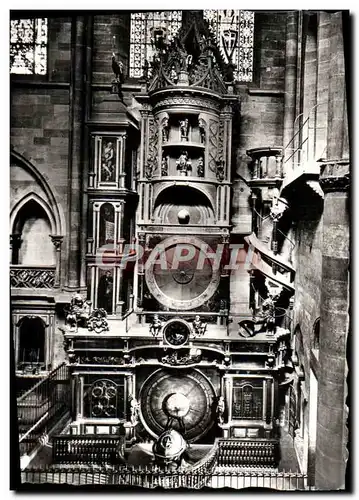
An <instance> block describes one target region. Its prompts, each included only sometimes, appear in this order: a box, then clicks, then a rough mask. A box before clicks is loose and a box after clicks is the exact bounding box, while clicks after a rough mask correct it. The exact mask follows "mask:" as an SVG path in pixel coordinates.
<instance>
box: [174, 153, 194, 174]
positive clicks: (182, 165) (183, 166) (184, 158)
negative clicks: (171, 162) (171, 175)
mask: <svg viewBox="0 0 359 500" xmlns="http://www.w3.org/2000/svg"><path fill="white" fill-rule="evenodd" d="M176 165H177V170H178V171H179V174H180V175H188V173H189V172H191V170H192V163H191V161H190V160H189V159H188V153H187V151H182V153H181V154H180V157H179V158H178V160H177V161H176Z"/></svg>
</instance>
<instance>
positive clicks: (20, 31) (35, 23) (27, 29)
mask: <svg viewBox="0 0 359 500" xmlns="http://www.w3.org/2000/svg"><path fill="white" fill-rule="evenodd" d="M46 67H47V19H16V20H11V21H10V73H17V74H24V75H31V74H36V75H45V74H46Z"/></svg>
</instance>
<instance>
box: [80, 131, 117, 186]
mask: <svg viewBox="0 0 359 500" xmlns="http://www.w3.org/2000/svg"><path fill="white" fill-rule="evenodd" d="M93 151H94V153H93V160H92V168H91V169H90V172H89V188H96V189H118V188H123V187H125V175H126V174H125V155H126V134H125V133H123V134H121V135H95V136H94V137H93Z"/></svg>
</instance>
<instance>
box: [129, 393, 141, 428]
mask: <svg viewBox="0 0 359 500" xmlns="http://www.w3.org/2000/svg"><path fill="white" fill-rule="evenodd" d="M139 410H140V404H139V402H138V401H137V399H136V398H134V397H132V398H131V402H130V411H131V417H130V418H131V424H132V425H134V426H135V425H137V423H138V412H139Z"/></svg>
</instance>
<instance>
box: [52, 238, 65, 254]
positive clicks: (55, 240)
mask: <svg viewBox="0 0 359 500" xmlns="http://www.w3.org/2000/svg"><path fill="white" fill-rule="evenodd" d="M50 238H51V241H52V243H53V244H54V247H55V249H56V252H60V251H61V245H62V242H63V239H64V237H63V236H60V235H57V234H50Z"/></svg>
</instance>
